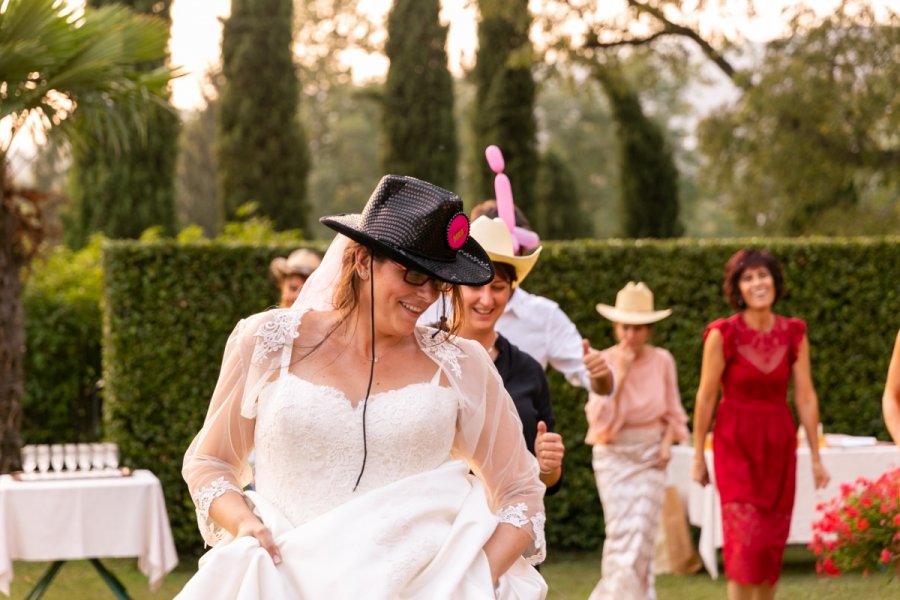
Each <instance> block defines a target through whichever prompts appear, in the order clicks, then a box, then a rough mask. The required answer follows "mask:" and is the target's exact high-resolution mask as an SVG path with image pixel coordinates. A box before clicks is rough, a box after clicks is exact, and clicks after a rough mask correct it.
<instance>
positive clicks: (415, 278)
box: [390, 260, 453, 293]
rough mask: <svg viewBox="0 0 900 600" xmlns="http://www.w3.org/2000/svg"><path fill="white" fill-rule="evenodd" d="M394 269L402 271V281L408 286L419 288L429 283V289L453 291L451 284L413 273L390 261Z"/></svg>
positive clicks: (417, 272)
mask: <svg viewBox="0 0 900 600" xmlns="http://www.w3.org/2000/svg"><path fill="white" fill-rule="evenodd" d="M390 262H391V264H393V265H394V266H395V267H397V268H398V269H400V270H401V271H403V281H405V282H406V283H408V284H409V285H414V286H416V287H421V286H423V285H425V284H426V283H428V282H429V281H430V282H431V287H433V288H434V289H435V290H437V291H439V292H441V293H446V292H449V291H450V290H452V289H453V284H452V283H449V282H447V281H441V280H440V279H434V278H433V277H431V276H430V275H426V274H425V273H420V272H419V271H413V270H412V269H409V268H407V267H405V266H403V265H401V264H400V263H398V262H395V261H393V260H392V261H390Z"/></svg>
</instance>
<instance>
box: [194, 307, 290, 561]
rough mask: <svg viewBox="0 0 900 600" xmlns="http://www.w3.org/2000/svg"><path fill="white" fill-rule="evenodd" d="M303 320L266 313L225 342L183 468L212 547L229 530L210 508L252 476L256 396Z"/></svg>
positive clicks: (283, 312)
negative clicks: (216, 520)
mask: <svg viewBox="0 0 900 600" xmlns="http://www.w3.org/2000/svg"><path fill="white" fill-rule="evenodd" d="M298 324H299V316H297V313H296V311H291V310H276V311H269V312H266V313H260V314H258V315H254V316H252V317H249V318H248V319H245V320H242V321H241V322H240V323H238V324H237V326H236V327H235V328H234V331H232V333H231V336H230V337H229V338H228V342H227V344H226V345H225V353H224V357H223V359H222V368H221V371H220V372H219V380H218V382H217V383H216V388H215V391H214V392H213V395H212V399H211V401H210V404H209V410H208V411H207V414H206V420H205V421H204V423H203V427H202V429H201V430H200V432H199V433H198V434H197V436H196V437H195V438H194V440H193V442H191V445H190V446H189V447H188V450H187V452H186V453H185V456H184V464H183V467H182V476H183V477H184V480H185V481H186V482H187V485H188V489H189V490H190V493H191V498H192V499H193V500H194V504H195V505H196V510H197V523H198V525H199V526H200V532H201V534H202V535H203V539H204V540H205V541H206V543H208V544H210V545H215V544H216V543H217V542H219V541H220V540H221V539H222V537H223V535H224V533H225V532H224V530H222V529H221V528H220V527H219V526H218V525H216V524H215V523H214V522H213V521H212V520H211V519H210V518H209V507H210V506H211V505H212V503H213V502H214V501H215V500H216V498H218V497H219V496H221V495H222V494H224V493H225V492H227V491H229V490H232V491H236V492H239V493H241V491H242V489H243V488H244V487H245V486H246V485H247V484H248V483H249V482H250V480H251V477H252V474H251V471H250V466H249V463H248V460H247V459H248V457H249V455H250V451H251V450H252V449H253V432H254V427H255V424H256V399H257V397H258V395H259V391H260V389H261V388H262V386H263V385H264V384H265V383H266V382H267V381H269V380H271V379H272V378H273V377H274V376H276V375H277V373H278V369H279V367H280V366H281V363H282V361H284V360H288V359H289V356H290V354H289V351H290V347H291V343H292V340H293V337H294V336H295V335H296V331H297V325H298ZM285 357H286V358H285Z"/></svg>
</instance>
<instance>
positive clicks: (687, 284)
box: [103, 237, 900, 553]
mask: <svg viewBox="0 0 900 600" xmlns="http://www.w3.org/2000/svg"><path fill="white" fill-rule="evenodd" d="M763 243H764V245H765V247H767V248H769V249H770V250H772V251H773V252H774V253H775V254H776V256H778V257H779V258H780V259H781V260H782V261H783V262H784V264H785V275H786V281H787V294H786V296H785V297H784V298H783V299H782V301H781V302H780V303H779V305H778V306H777V310H778V312H780V313H783V314H787V315H792V316H798V317H802V318H804V319H806V321H807V323H808V325H809V337H810V342H811V347H812V361H813V377H814V380H815V384H816V388H817V390H818V392H819V397H820V401H821V405H822V418H823V421H824V424H825V428H826V430H832V431H842V432H848V433H855V434H860V435H862V434H869V435H879V436H880V437H882V438H884V437H885V431H884V426H883V423H882V421H881V415H880V410H881V409H880V397H881V392H882V389H883V386H884V377H885V373H886V370H887V362H888V360H889V356H890V352H891V345H892V343H893V340H894V336H895V335H896V331H897V327H898V326H900V316H898V314H897V309H898V307H900V302H898V300H900V289H898V288H900V285H898V282H900V238H898V237H891V238H879V239H847V240H833V239H828V240H826V239H803V240H765V241H764V242H763ZM749 244H754V245H759V244H760V241H757V240H750V241H746V240H745V241H741V240H737V241H735V240H728V241H702V242H698V241H691V240H682V241H668V242H649V241H608V242H595V241H588V242H584V241H582V242H565V243H548V244H546V245H545V248H544V253H543V254H542V256H541V260H540V262H539V263H538V267H537V268H536V269H535V271H534V273H533V274H532V275H531V276H530V277H529V279H528V282H527V285H526V286H525V287H526V288H527V289H528V290H529V291H531V292H533V293H538V294H543V295H546V296H548V297H551V298H554V299H555V300H557V301H558V302H559V303H560V305H561V306H562V307H563V309H564V310H565V311H566V312H567V313H568V314H569V316H570V317H571V318H572V319H573V321H575V323H576V324H577V325H578V327H579V329H580V330H581V332H582V334H583V335H584V336H586V337H589V338H590V339H591V340H592V342H593V344H594V345H595V346H596V347H600V348H602V347H606V346H608V345H611V344H612V343H613V340H612V332H611V328H610V326H609V324H608V323H607V322H606V321H605V320H603V319H602V318H601V317H600V316H599V315H598V314H597V313H596V312H595V310H594V305H595V304H596V303H597V302H606V303H612V302H614V300H615V293H616V291H617V290H618V289H620V288H621V287H622V286H623V285H624V284H625V283H626V282H627V281H629V280H643V281H645V282H647V283H648V284H649V285H650V286H651V288H652V289H653V291H654V294H655V296H656V302H657V304H658V305H659V306H672V307H673V308H674V310H675V312H674V314H673V316H672V317H671V318H669V319H667V320H666V321H663V322H662V323H660V324H659V326H658V327H657V329H656V333H655V340H656V343H658V344H659V345H661V346H664V347H666V348H668V349H669V350H670V351H671V352H672V353H673V354H674V356H675V358H676V361H677V363H678V373H679V384H680V387H681V392H682V397H683V399H684V403H685V406H686V408H687V409H688V412H689V414H690V412H691V408H692V406H693V396H694V393H695V391H696V387H697V382H698V379H699V365H700V355H701V339H702V333H703V328H704V325H705V324H706V323H708V322H709V321H711V320H713V319H715V318H717V317H720V316H725V315H728V314H730V310H729V308H728V307H727V305H726V303H725V301H724V299H723V298H722V294H721V291H720V286H721V277H722V267H723V265H724V263H725V260H726V259H727V258H728V257H729V256H730V255H731V254H732V253H733V252H734V251H735V250H736V249H738V248H740V247H742V246H744V245H749ZM287 250H288V248H285V247H279V248H274V247H254V246H247V245H233V246H226V245H222V244H196V245H191V244H187V245H177V244H174V243H166V242H160V243H150V244H147V243H143V244H142V243H135V242H118V243H111V244H108V245H107V246H106V247H105V251H104V261H103V262H104V271H105V302H106V310H105V312H104V377H105V379H106V394H105V403H106V405H105V420H106V432H107V435H108V436H111V437H112V438H113V439H115V440H117V441H118V442H119V443H120V445H121V446H122V450H123V455H124V456H125V457H126V458H127V460H128V461H130V462H131V463H132V464H133V465H134V466H136V467H147V468H150V469H151V470H153V471H154V472H155V473H156V474H157V475H158V476H159V477H160V479H161V480H162V482H163V485H164V488H165V493H166V501H167V503H168V506H169V511H170V516H171V521H172V526H173V530H174V532H175V537H176V542H177V544H178V545H179V548H180V550H181V551H182V552H183V553H184V552H194V551H197V550H199V548H200V537H199V534H198V533H197V531H196V525H195V523H194V519H193V506H192V504H191V501H190V498H189V496H188V494H187V490H186V488H185V486H184V484H183V482H182V480H181V477H180V473H179V471H180V465H181V458H182V454H183V453H184V450H185V448H186V446H187V444H188V443H189V442H190V439H191V438H192V436H193V435H194V434H195V433H196V431H197V430H198V429H199V427H200V425H201V423H202V421H203V417H204V415H205V411H206V408H207V404H208V401H209V397H210V395H211V392H212V389H213V387H214V385H215V381H216V377H217V375H218V368H219V363H220V360H221V353H222V350H223V348H224V345H225V341H226V338H227V336H228V334H229V333H230V331H231V329H232V327H233V326H234V324H235V323H236V322H237V320H238V319H239V318H241V317H242V316H245V315H247V314H250V313H253V312H256V311H259V310H261V309H263V308H265V307H267V306H269V305H271V304H272V302H273V290H272V286H271V284H270V283H269V282H268V280H267V269H268V263H269V260H270V259H271V258H272V257H273V256H275V255H284V254H285V252H286V251H287ZM551 384H552V386H553V393H554V407H555V410H556V412H557V421H558V423H559V428H560V430H561V432H562V433H563V434H564V436H565V439H566V445H567V449H568V454H567V457H566V468H567V471H566V482H565V485H564V487H563V489H562V490H561V491H560V493H559V494H557V495H555V496H553V497H551V498H548V500H547V505H548V513H549V514H548V532H547V533H548V540H549V544H550V546H551V548H552V549H591V548H596V547H598V546H599V543H600V541H601V536H602V517H601V514H600V506H599V501H598V500H597V494H596V490H595V488H594V482H593V475H592V473H591V469H590V452H589V448H588V447H587V446H585V445H584V444H583V443H582V441H581V440H582V439H583V437H584V433H585V429H586V424H585V420H584V413H583V410H582V406H583V403H584V394H583V392H581V391H579V390H576V389H573V388H571V387H569V386H567V385H566V384H565V383H563V382H562V380H561V378H560V377H558V376H557V375H556V374H553V373H551Z"/></svg>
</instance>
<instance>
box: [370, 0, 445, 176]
mask: <svg viewBox="0 0 900 600" xmlns="http://www.w3.org/2000/svg"><path fill="white" fill-rule="evenodd" d="M439 12H440V2H439V1H438V0H395V2H394V4H393V6H392V7H391V11H390V13H389V14H388V22H387V34H388V38H387V42H386V44H385V54H387V57H388V60H390V67H389V68H388V72H387V80H386V81H385V83H384V93H383V95H382V102H381V135H382V138H381V139H382V144H381V149H382V152H381V167H382V171H383V172H384V173H398V174H403V175H410V176H412V177H418V178H419V179H424V180H425V181H429V182H431V183H434V184H436V185H439V186H442V187H445V188H448V189H454V188H456V163H457V158H458V154H459V153H458V151H457V143H456V124H455V123H454V121H453V78H452V77H451V75H450V71H449V69H448V67H447V26H446V25H441V23H440V20H439V18H438V13H439ZM414 23H415V24H416V26H412V25H413V24H414Z"/></svg>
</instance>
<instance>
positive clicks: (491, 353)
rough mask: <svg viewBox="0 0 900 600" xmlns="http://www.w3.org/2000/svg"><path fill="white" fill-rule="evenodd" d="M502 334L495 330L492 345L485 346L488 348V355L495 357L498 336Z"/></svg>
mask: <svg viewBox="0 0 900 600" xmlns="http://www.w3.org/2000/svg"><path fill="white" fill-rule="evenodd" d="M499 336H500V334H499V333H497V332H496V331H495V332H494V341H493V342H491V345H490V347H487V348H485V350H487V353H488V356H490V357H491V358H494V353H495V352H497V338H498V337H499Z"/></svg>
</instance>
